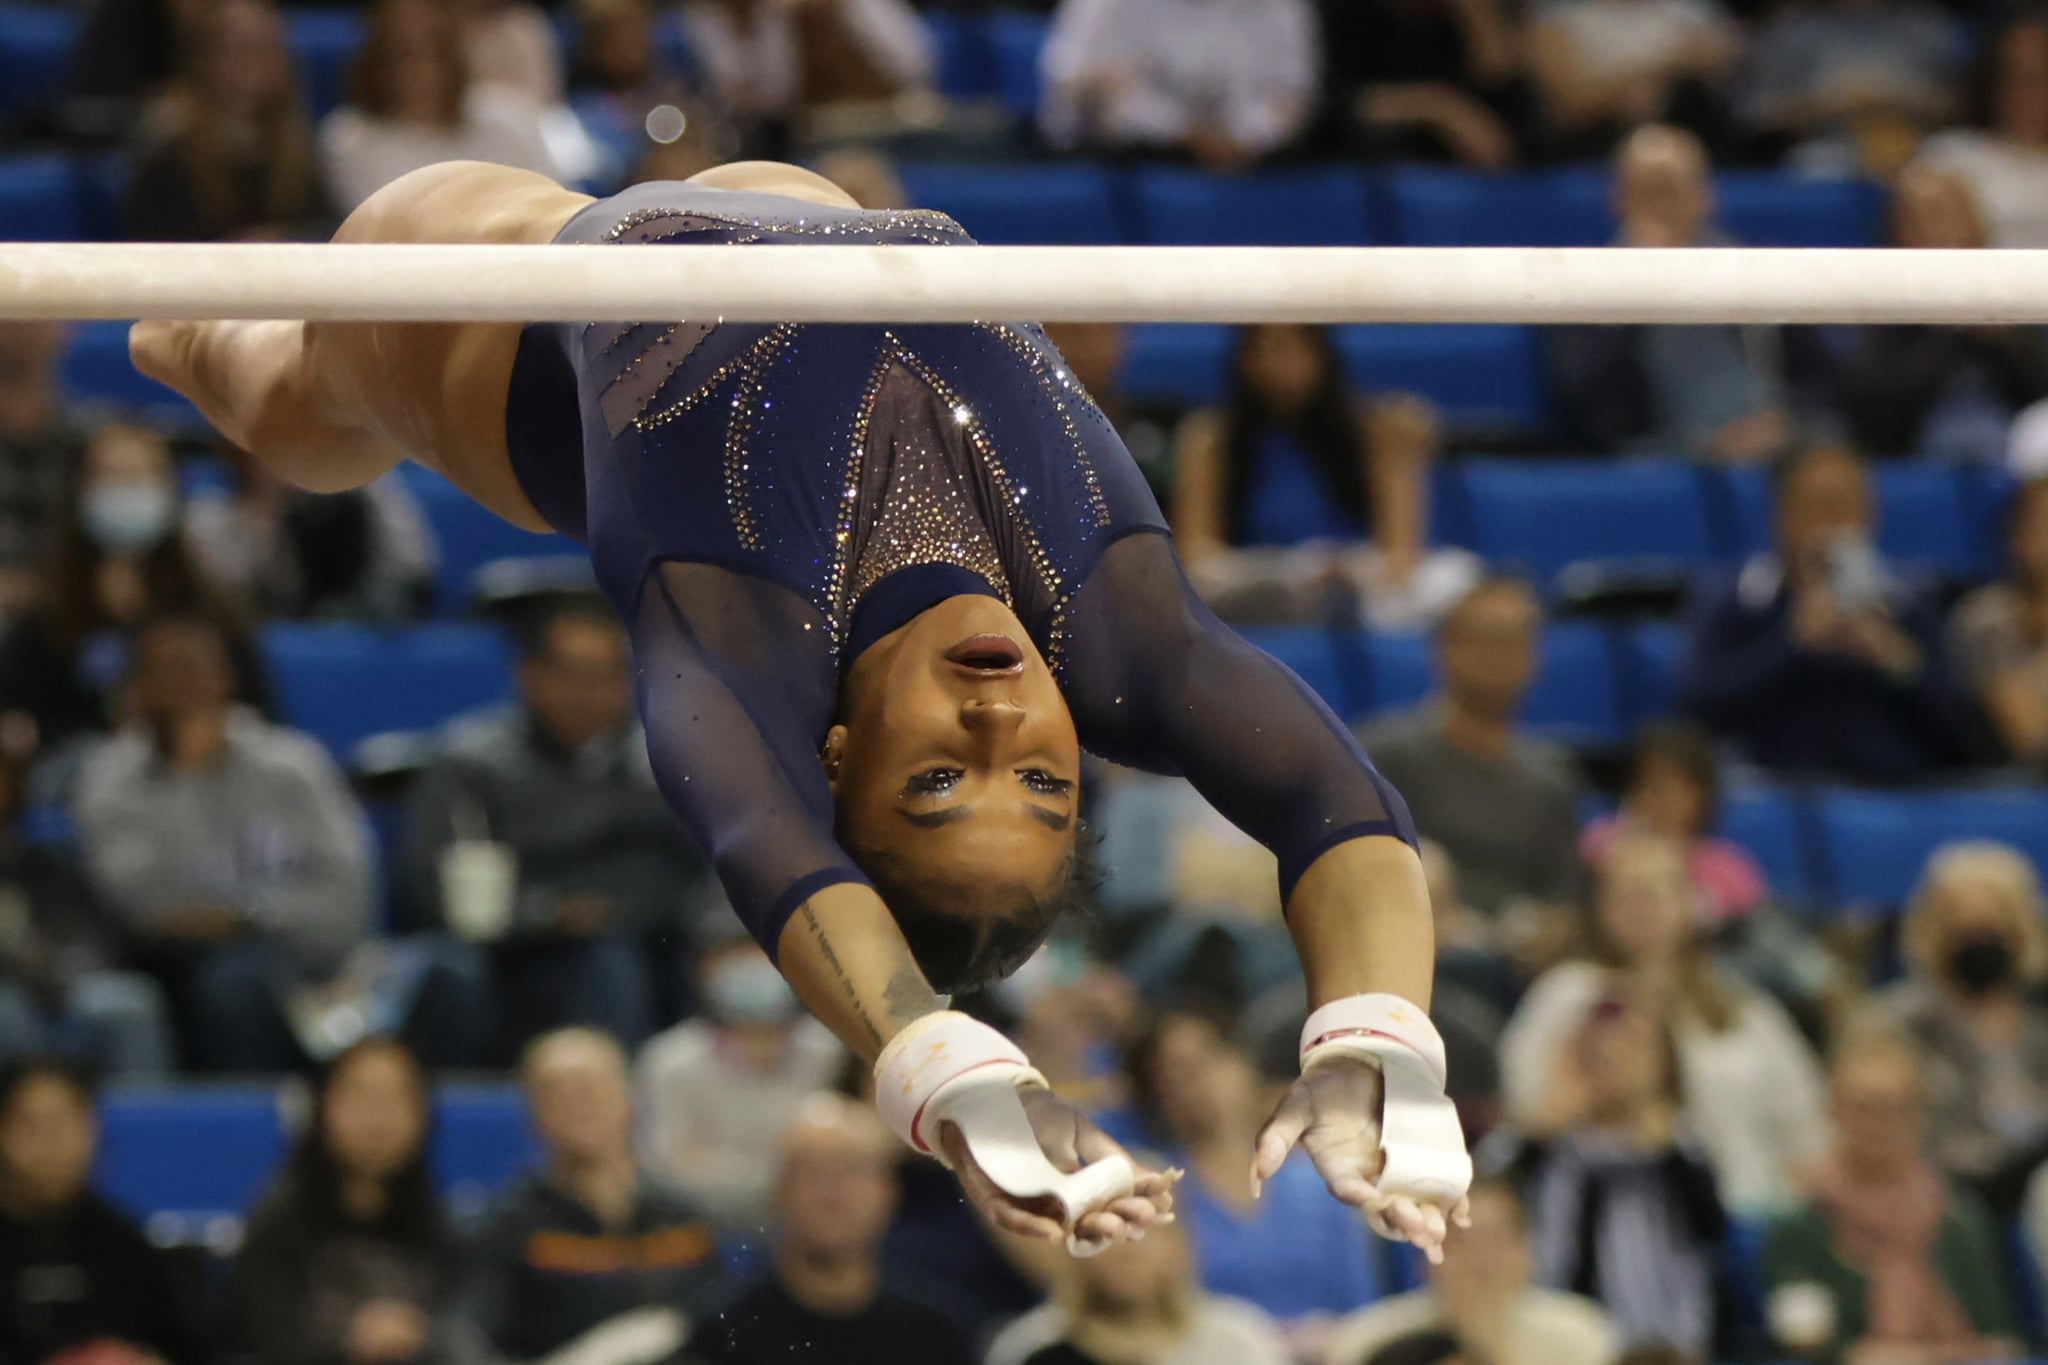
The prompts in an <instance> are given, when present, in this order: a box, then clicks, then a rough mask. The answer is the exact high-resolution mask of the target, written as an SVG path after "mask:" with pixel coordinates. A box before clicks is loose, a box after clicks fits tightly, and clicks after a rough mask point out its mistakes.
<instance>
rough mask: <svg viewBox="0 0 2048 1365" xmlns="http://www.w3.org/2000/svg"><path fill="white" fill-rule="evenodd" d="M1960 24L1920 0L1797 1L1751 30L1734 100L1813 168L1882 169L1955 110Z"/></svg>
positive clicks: (1762, 130) (1753, 124)
mask: <svg viewBox="0 0 2048 1365" xmlns="http://www.w3.org/2000/svg"><path fill="white" fill-rule="evenodd" d="M1964 52H1965V48H1964V44H1963V38H1962V32H1961V30H1960V28H1959V26H1958V25H1957V24H1956V23H1955V22H1954V21H1953V20H1951V19H1950V18H1949V17H1948V16H1947V15H1946V14H1944V13H1943V12H1942V11H1941V10H1940V9H1939V8H1937V7H1936V6H1935V5H1932V4H1929V3H1925V0H1795V2H1794V3H1791V4H1788V5H1786V6H1785V7H1784V8H1782V9H1780V10H1778V11H1777V12H1776V14H1774V15H1773V16H1772V17H1771V19H1770V21H1769V22H1768V23H1766V24H1765V25H1764V26H1763V28H1762V29H1761V30H1760V31H1759V32H1758V34H1757V37H1756V42H1755V45H1754V46H1753V47H1752V49H1751V52H1750V60H1749V64H1748V68H1747V70H1746V71H1745V72H1744V73H1743V78H1742V84H1741V93H1740V97H1739V106H1740V109H1741V113H1742V116H1743V120H1744V122H1745V123H1746V124H1747V125H1748V126H1749V127H1750V128H1751V129H1752V130H1753V131H1754V132H1756V133H1758V134H1760V135H1762V136H1764V137H1766V138H1769V139H1772V140H1775V141H1777V142H1779V143H1781V144H1784V143H1799V144H1806V145H1805V146H1804V147H1802V148H1801V149H1800V152H1799V153H1798V154H1799V155H1801V156H1802V157H1803V158H1804V159H1806V160H1807V161H1808V163H1809V164H1810V165H1814V166H1815V167H1816V168H1820V169H1826V170H1831V171H1836V172H1844V171H1853V170H1859V169H1860V170H1865V171H1869V172H1871V173H1873V174H1877V175H1889V174H1890V173H1891V172H1893V171H1895V170H1896V169H1897V168H1898V167H1899V166H1900V165H1901V164H1903V163H1904V162H1905V161H1906V159H1907V158H1908V157H1910V156H1911V155H1912V151H1913V147H1914V144H1915V143H1916V141H1917V140H1918V137H1919V135H1920V134H1921V133H1923V132H1925V131H1926V130H1928V129H1930V128H1937V127H1940V126H1941V125H1942V124H1944V123H1946V122H1948V121H1949V120H1950V119H1952V118H1953V117H1955V115H1956V114H1957V113H1958V112H1960V110H1959V101H1958V99H1957V95H1958V87H1959V84H1960V78H1961V77H1962V75H1963V59H1964Z"/></svg>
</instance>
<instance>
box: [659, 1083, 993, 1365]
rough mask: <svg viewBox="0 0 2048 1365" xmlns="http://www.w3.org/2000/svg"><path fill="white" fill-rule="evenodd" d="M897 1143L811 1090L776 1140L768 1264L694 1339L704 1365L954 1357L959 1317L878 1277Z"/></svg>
mask: <svg viewBox="0 0 2048 1365" xmlns="http://www.w3.org/2000/svg"><path fill="white" fill-rule="evenodd" d="M900 1156H901V1152H900V1151H899V1149H898V1147H897V1145H896V1143H895V1142H894V1141H893V1140H892V1139H891V1137H890V1136H889V1133H888V1132H887V1131H886V1130H885V1129H884V1128H883V1127H882V1124H881V1121H880V1120H879V1119H877V1118H876V1117H875V1116H874V1111H873V1110H871V1109H869V1108H867V1107H866V1106H865V1105H858V1104H855V1103H853V1102H851V1101H849V1100H845V1099H842V1098H840V1097H839V1096H837V1095H827V1094H820V1095H815V1096H813V1097H812V1098H811V1100H810V1101H809V1102H808V1103H807V1104H806V1105H805V1106H804V1108H803V1109H802V1110H801V1111H800V1112H799V1115H798V1117H797V1119H796V1122H795V1123H794V1124H793V1125H792V1127H791V1128H790V1129H789V1131H788V1133H787V1134H786V1136H785V1137H784V1139H783V1141H782V1151H781V1157H780V1163H779V1164H780V1168H781V1169H780V1172H779V1174H778V1176H777V1178H776V1184H775V1227H776V1234H777V1237H776V1246H775V1261H774V1268H773V1269H772V1270H771V1271H770V1272H769V1274H768V1275H767V1276H766V1278H764V1279H763V1280H761V1281H760V1282H759V1283H757V1284H755V1285H753V1286H752V1287H751V1288H748V1289H746V1290H744V1291H743V1292H742V1293H741V1294H740V1295H739V1297H738V1298H737V1299H736V1300H735V1301H734V1302H733V1303H732V1305H731V1306H730V1307H728V1308H727V1309H726V1310H725V1311H724V1312H722V1313H721V1314H719V1316H718V1318H717V1320H716V1321H714V1322H712V1323H709V1324H708V1325H707V1326H706V1327H705V1328H704V1329H703V1331H702V1332H700V1333H698V1334H697V1336H696V1337H695V1338H693V1340H692V1342H691V1349H692V1350H693V1351H694V1352H696V1353H697V1355H699V1356H701V1357H702V1358H703V1359H704V1361H705V1362H706V1365H754V1362H756V1361H767V1360H802V1359H812V1358H815V1359H818V1360H821V1361H822V1360H830V1361H832V1362H833V1365H961V1363H963V1362H966V1361H969V1360H971V1359H972V1358H973V1355H972V1352H971V1350H970V1348H969V1346H968V1343H967V1340H966V1338H964V1337H963V1336H961V1334H960V1331H959V1329H958V1328H956V1327H954V1326H953V1324H952V1323H950V1322H948V1321H947V1320H946V1319H945V1318H943V1317H941V1316H940V1315H939V1314H937V1313H935V1312H933V1311H932V1310H931V1309H930V1308H927V1307H926V1306H924V1305H923V1304H921V1303H919V1302H917V1301H915V1300H913V1299H907V1298H904V1297H903V1296H901V1295H900V1294H896V1293H894V1292H892V1291H891V1290H890V1289H889V1288H888V1287H887V1286H886V1285H885V1284H884V1283H883V1278H882V1261H881V1250H882V1238H883V1236H884V1234H886V1233H887V1232H888V1230H889V1217H890V1214H891V1213H892V1212H893V1211H894V1209H895V1205H896V1163H897V1161H898V1159H899V1158H900Z"/></svg>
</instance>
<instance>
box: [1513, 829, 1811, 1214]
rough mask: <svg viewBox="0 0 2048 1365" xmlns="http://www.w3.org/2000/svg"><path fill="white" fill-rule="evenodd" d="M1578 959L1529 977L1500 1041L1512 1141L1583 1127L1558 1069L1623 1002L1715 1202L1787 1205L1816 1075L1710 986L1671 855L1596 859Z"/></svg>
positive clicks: (1579, 1106)
mask: <svg viewBox="0 0 2048 1365" xmlns="http://www.w3.org/2000/svg"><path fill="white" fill-rule="evenodd" d="M1592 929H1593V932H1592V934H1591V936H1590V937H1591V947H1592V953H1591V959H1590V960H1588V961H1581V962H1567V963H1562V964H1560V965H1558V966H1556V967H1553V968H1551V969H1550V970H1549V971H1547V972H1545V973H1544V974H1543V975H1542V976H1540V977H1538V978H1537V980H1536V982H1535V984H1534V985H1532V986H1531V987H1530V988H1529V991H1528V993H1527V994H1526V995H1524V996H1523V997H1522V1003H1521V1004H1520V1006H1519V1007H1517V1009H1516V1011H1515V1014H1514V1016H1513V1018H1511V1019H1510V1020H1509V1021H1508V1026H1507V1031H1506V1033H1505V1034H1503V1035H1502V1038H1501V1082H1502V1089H1503V1092H1504V1095H1505V1097H1506V1100H1507V1105H1508V1111H1509V1114H1510V1116H1511V1117H1512V1118H1513V1119H1514V1120H1515V1122H1516V1123H1517V1124H1518V1125H1520V1126H1521V1127H1522V1129H1523V1130H1524V1131H1526V1132H1529V1133H1532V1134H1535V1135H1537V1136H1539V1137H1540V1136H1547V1135H1549V1134H1552V1133H1558V1132H1564V1131H1568V1130H1570V1129H1573V1128H1576V1127H1578V1126H1579V1125H1580V1124H1582V1123H1583V1122H1585V1120H1586V1116H1587V1114H1588V1112H1589V1110H1590V1108H1591V1107H1592V1106H1593V1104H1594V1103H1595V1096H1594V1094H1593V1093H1592V1092H1591V1091H1589V1090H1585V1089H1581V1088H1575V1087H1574V1086H1573V1085H1572V1084H1570V1083H1571V1082H1574V1081H1578V1080H1581V1079H1583V1077H1581V1076H1580V1075H1579V1074H1578V1073H1576V1072H1575V1071H1573V1070H1572V1069H1571V1068H1570V1067H1569V1066H1568V1065H1566V1064H1565V1060H1564V1059H1565V1057H1566V1054H1567V1053H1568V1052H1569V1051H1570V1049H1571V1047H1572V1046H1573V1042H1572V1040H1573V1039H1574V1038H1575V1037H1577V1036H1578V1034H1579V1033H1580V1031H1581V1030H1582V1029H1583V1028H1584V1026H1585V1022H1586V1020H1587V1019H1588V1018H1589V1017H1591V1016H1592V1015H1593V1014H1594V1013H1595V1012H1596V1011H1597V1010H1598V1009H1600V1007H1601V1006H1602V1004H1603V1003H1604V1002H1607V1001H1610V1000H1612V999H1615V998H1618V997H1626V998H1627V999H1629V1000H1631V1001H1633V1002H1635V1004H1636V1005H1637V1006H1639V1007H1640V1008H1643V1009H1645V1010H1649V1011H1651V1012H1653V1013H1655V1014H1657V1015H1658V1016H1659V1017H1660V1018H1662V1019H1663V1020H1664V1021H1665V1022H1666V1023H1668V1025H1669V1028H1670V1031H1671V1034H1672V1037H1673V1039H1674V1041H1675V1045H1676V1048H1677V1059H1678V1065H1679V1072H1678V1079H1679V1082H1680V1089H1681V1092H1682V1094H1683V1096H1684V1103H1685V1115H1684V1116H1685V1120H1686V1126H1687V1128H1688V1130H1689V1131H1691V1132H1692V1133H1693V1134H1694V1135H1695V1136H1697V1137H1698V1138H1699V1140H1700V1143H1701V1146H1702V1147H1703V1148H1704V1150H1705V1152H1706V1154H1707V1156H1708V1157H1709V1158H1710V1159H1711V1160H1712V1162H1713V1165H1714V1172H1715V1176H1716V1179H1717V1182H1718V1186H1719V1189H1720V1192H1721V1196H1722V1198H1723V1199H1724V1200H1725V1201H1726V1202H1727V1203H1728V1205H1729V1206H1730V1207H1732V1208H1735V1209H1736V1210H1738V1211H1740V1212H1742V1213H1745V1214H1754V1213H1762V1212H1769V1211H1771V1210H1773V1209H1779V1208H1783V1207H1785V1206H1787V1205H1789V1204H1791V1203H1792V1202H1793V1201H1794V1200H1795V1199H1796V1198H1797V1197H1798V1186H1797V1175H1798V1172H1799V1170H1800V1169H1801V1168H1802V1167H1803V1166H1804V1164H1805V1163H1806V1162H1808V1161H1810V1160H1812V1159H1813V1158H1815V1157H1817V1156H1819V1155H1820V1152H1821V1150H1822V1147H1823V1145H1824V1144H1825V1142H1826V1140H1827V1133H1826V1118H1825V1112H1824V1109H1823V1106H1822V1099H1821V1094H1822V1091H1821V1078H1820V1068H1819V1067H1818V1066H1817V1065H1816V1064H1815V1062H1814V1059H1813V1054H1812V1052H1811V1051H1809V1050H1808V1048H1807V1045H1806V1040H1805V1039H1804V1038H1802V1037H1801V1036H1800V1034H1799V1030H1798V1029H1797V1028H1796V1027H1794V1025H1793V1023H1792V1021H1791V1020H1790V1019H1789V1018H1788V1017H1786V1015H1785V1012H1784V1011H1783V1010H1782V1009H1780V1008H1779V1007H1778V1005H1777V1004H1776V1003H1775V1002H1773V1001H1772V1000H1771V999H1770V998H1769V997H1768V996H1766V995H1764V994H1763V993H1762V992H1760V991H1757V990H1756V989H1754V988H1753V987H1749V986H1746V985H1744V984H1742V983H1740V982H1738V981H1736V980H1734V979H1732V978H1731V977H1729V976H1727V975H1726V974H1724V973H1723V972H1722V971H1721V970H1720V969H1719V968H1718V967H1717V966H1716V964H1715V962H1714V959H1713V956H1712V955H1711V953H1710V952H1709V951H1708V948H1707V945H1706V941H1705V938H1704V935H1703V934H1702V932H1701V927H1700V924H1699V921H1698V917H1697V912H1696V911H1695V909H1694V902H1693V899H1692V896H1691V895H1690V888H1689V887H1688V885H1687V881H1686V868H1685V863H1684V860H1683V855H1682V853H1681V852H1680V850H1679V849H1678V847H1677V846H1676V845H1673V844H1671V843H1669V842H1667V841H1665V840H1662V839H1658V838H1656V837H1654V836H1646V835H1638V836H1635V837H1633V838H1631V839H1630V840H1628V841H1626V842H1624V843H1621V844H1619V845H1617V846H1616V847H1615V848H1614V849H1613V850H1612V851H1611V853H1610V855H1609V858H1608V860H1607V866H1606V867H1605V868H1604V869H1603V871H1602V874H1601V876H1600V878H1599V880H1598V883H1597V887H1596V890H1595V893H1594V913H1593V925H1592Z"/></svg>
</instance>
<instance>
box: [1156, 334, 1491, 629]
mask: <svg viewBox="0 0 2048 1365" xmlns="http://www.w3.org/2000/svg"><path fill="white" fill-rule="evenodd" d="M1442 445H1443V435H1442V432H1441V430H1440V429H1439V425H1438V419H1437V413H1436V409H1435V408H1433V407H1431V406H1430V405H1429V403H1428V402H1426V401H1425V400H1423V399H1420V398H1417V397H1415V396H1413V395H1412V394H1397V395H1391V396H1388V397H1384V398H1381V399H1378V400H1376V401H1374V402H1372V403H1371V404H1361V403H1359V402H1357V401H1356V400H1355V398H1354V395H1353V394H1352V392H1351V389H1350V386H1349V384H1348V383H1347V382H1346V379H1345V374H1344V366H1343V361H1342V360H1341V359H1340V358H1339V356H1338V354H1337V347H1336V343H1335V342H1334V341H1333V340H1332V339H1331V334H1330V330H1329V329H1328V328H1326V327H1306V326H1297V325H1293V324H1271V325H1267V326H1261V327H1247V328H1244V329H1243V330H1241V331H1240V332H1239V333H1238V341H1237V350H1236V353H1235V355H1234V356H1233V358H1232V360H1231V380H1230V401H1229V406H1228V407H1226V408H1224V409H1223V410H1221V411H1214V410H1206V411H1202V412H1197V413H1195V414H1193V415H1191V416H1190V417H1189V418H1188V419H1187V420H1186V422H1184V423H1183V424H1182V426H1181V431H1180V435H1179V438H1178V440H1177V441H1176V442H1175V445H1174V459H1173V463H1174V487H1173V530H1174V538H1175V539H1176V540H1177V541H1178V542H1179V544H1180V547H1181V554H1182V556H1183V558H1184V559H1185V560H1186V561H1187V564H1188V567H1189V571H1190V572H1191V573H1193V574H1194V575H1195V581H1196V584H1197V586H1198V587H1200V588H1201V589H1202V591H1203V594H1204V595H1205V596H1207V597H1208V598H1209V599H1210V600H1211V602H1212V603H1214V604H1215V605H1216V607H1217V609H1218V610H1219V611H1220V612H1222V613H1223V614H1224V615H1225V616H1237V617H1241V616H1245V615H1255V616H1265V617H1271V616H1280V617H1283V618H1299V617H1304V616H1306V617H1311V618H1318V619H1320V618H1322V617H1325V616H1327V615H1328V614H1329V613H1330V610H1331V607H1332V603H1333V600H1334V601H1335V602H1336V603H1338V604H1340V605H1341V606H1342V607H1343V608H1344V609H1346V610H1352V609H1355V608H1354V607H1353V604H1352V601H1351V599H1352V598H1353V596H1354V595H1355V597H1356V598H1357V599H1358V601H1359V602H1362V603H1363V606H1364V611H1365V615H1366V616H1367V617H1368V618H1369V619H1370V620H1371V621H1372V623H1373V624H1374V625H1377V626H1385V627H1389V628H1397V627H1400V626H1405V625H1415V624H1417V623H1422V622H1427V621H1431V620H1434V619H1435V618H1436V617H1438V616H1440V615H1442V614H1443V612H1444V611H1445V610H1446V609H1447V608H1448V607H1449V606H1450V604H1451V602H1453V601H1454V600H1456V598H1457V597H1458V596H1459V595H1460V594H1462V593H1463V592H1464V590H1465V589H1466V588H1469V587H1470V586H1471V585H1472V581H1473V580H1474V579H1475V578H1476V577H1477V576H1478V570H1477V568H1476V561H1474V560H1473V558H1472V557H1471V556H1470V555H1467V554H1464V553H1462V552H1458V551H1439V552H1435V553H1432V552H1431V551H1430V550H1429V549H1428V548H1427V546H1426V545H1425V543H1424V542H1425V538H1426V536H1427V534H1428V527H1429V470H1430V465H1431V464H1433V463H1434V462H1435V460H1436V457H1437V454H1438V452H1439V451H1440V450H1441V448H1442ZM1360 542H1365V543H1363V544H1361V543H1360Z"/></svg>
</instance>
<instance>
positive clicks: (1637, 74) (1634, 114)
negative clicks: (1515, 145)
mask: <svg viewBox="0 0 2048 1365" xmlns="http://www.w3.org/2000/svg"><path fill="white" fill-rule="evenodd" d="M1528 41H1529V68H1530V71H1531V73H1532V74H1533V75H1534V76H1535V78H1536V87H1537V89H1538V91H1539V92H1540V93H1541V95H1542V108H1543V115H1544V119H1543V121H1544V123H1545V125H1546V128H1545V141H1546V143H1547V144H1548V147H1547V150H1548V151H1549V152H1550V153H1551V154H1552V155H1554V156H1560V157H1568V158H1583V157H1597V156H1604V155H1606V154H1607V153H1608V152H1609V151H1610V150H1612V148H1613V147H1614V144H1615V143H1616V142H1617V141H1619V140H1620V139H1621V138H1622V137H1623V136H1624V135H1625V134H1626V133H1627V132H1628V130H1629V129H1631V128H1638V127H1640V126H1641V125H1643V124H1646V123H1668V124H1671V125H1674V126H1675V127H1680V128H1685V129H1687V130H1689V131H1690V132H1691V133H1693V134H1695V135H1697V136H1698V137H1699V138H1701V139H1703V140H1704V141H1705V142H1707V143H1709V144H1712V145H1714V146H1715V147H1716V149H1717V150H1725V143H1726V141H1727V130H1726V124H1727V117H1728V116H1727V110H1726V107H1725V101H1724V99H1723V96H1722V94H1721V86H1722V85H1723V84H1724V82H1725V79H1726V77H1727V74H1728V72H1729V71H1730V70H1731V69H1732V68H1733V67H1734V65H1735V63H1736V61H1737V60H1738V59H1739V58H1740V56H1741V52H1742V47H1741V41H1740V36H1739V34H1738V31H1737V30H1736V28H1735V25H1734V24H1733V23H1732V22H1731V21H1730V19H1729V17H1728V14H1727V12H1726V11H1725V10H1724V9H1723V8H1722V7H1721V5H1720V4H1719V3H1718V2H1717V0H1568V3H1561V4H1555V5H1551V6H1547V7H1543V8H1540V9H1538V10H1537V11H1536V13H1535V18H1534V20H1533V22H1532V23H1531V25H1530V28H1529V36H1528Z"/></svg>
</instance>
